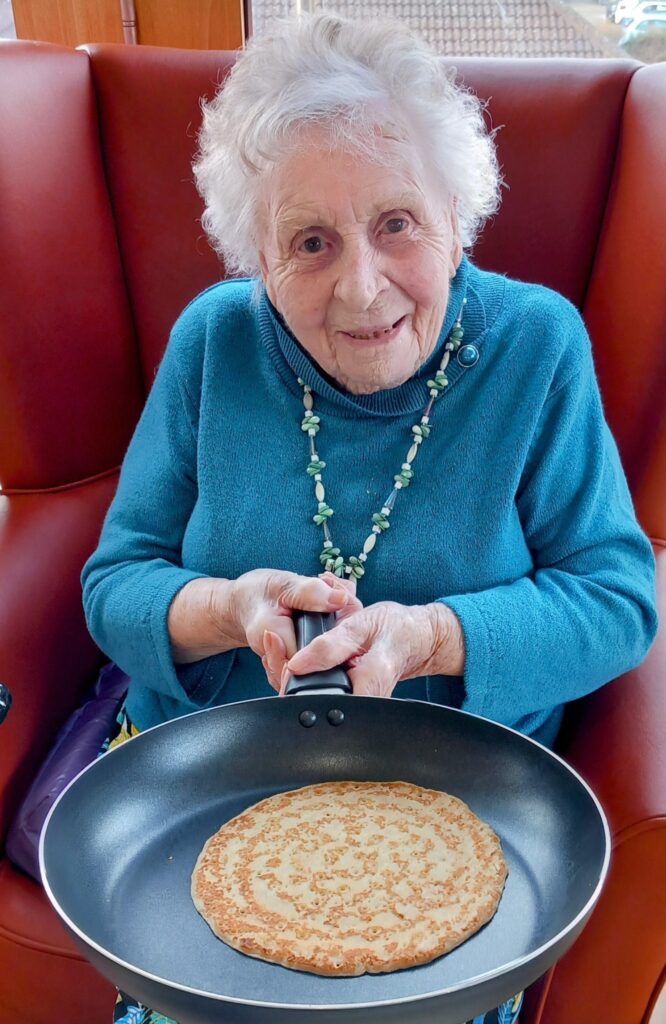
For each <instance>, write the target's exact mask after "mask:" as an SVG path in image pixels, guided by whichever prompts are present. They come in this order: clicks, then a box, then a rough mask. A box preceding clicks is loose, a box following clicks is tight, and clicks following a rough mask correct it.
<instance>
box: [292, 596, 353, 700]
mask: <svg viewBox="0 0 666 1024" xmlns="http://www.w3.org/2000/svg"><path fill="white" fill-rule="evenodd" d="M335 622H336V619H335V613H334V612H330V613H328V614H323V613H322V612H294V628H295V629H296V647H297V649H298V650H299V651H300V650H301V648H302V647H307V645H308V644H309V643H310V641H311V640H314V639H315V637H317V636H321V634H322V633H326V632H327V631H328V630H329V629H333V626H334V625H335ZM351 692H352V684H351V683H350V681H349V676H348V675H347V673H346V672H345V670H344V668H343V667H342V666H341V665H338V667H337V668H328V669H326V670H325V671H324V672H311V673H310V674H309V675H307V676H289V679H288V681H287V689H286V690H285V697H291V696H293V694H295V693H351Z"/></svg>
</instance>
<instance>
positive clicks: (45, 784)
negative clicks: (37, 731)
mask: <svg viewBox="0 0 666 1024" xmlns="http://www.w3.org/2000/svg"><path fill="white" fill-rule="evenodd" d="M128 686H129V676H127V675H126V674H125V673H124V672H122V671H121V670H120V669H119V668H118V666H117V665H114V664H113V663H111V664H109V665H105V666H104V668H103V669H102V671H101V672H100V674H99V676H98V677H97V681H96V683H95V685H94V686H93V687H92V689H91V690H90V691H89V693H88V694H87V696H86V699H85V701H84V703H83V704H82V705H81V707H79V708H77V710H76V711H75V712H74V713H73V714H72V715H71V717H70V718H69V719H68V720H67V721H66V722H65V724H64V725H63V727H62V729H61V730H60V732H59V733H58V735H57V737H56V740H55V743H54V745H53V747H52V748H51V752H50V753H49V755H48V757H47V758H46V761H45V762H44V764H43V765H42V767H41V768H40V770H39V772H38V773H37V775H36V777H35V779H34V780H33V783H32V785H31V787H30V789H29V790H28V793H27V795H26V797H25V799H24V800H23V803H22V804H21V806H20V807H19V809H18V812H17V815H16V817H15V818H14V821H13V822H12V824H11V827H10V829H9V834H8V836H7V844H6V850H7V856H8V857H9V859H10V860H11V861H12V862H13V863H14V864H15V865H16V866H17V867H19V868H21V870H23V871H25V872H27V874H29V875H32V877H33V878H35V879H36V880H37V881H38V882H39V881H40V875H39V836H40V834H41V831H42V828H43V826H44V821H45V820H46V815H47V814H48V812H49V811H50V810H51V807H52V806H53V804H54V803H55V801H56V799H57V798H58V797H59V796H60V794H61V793H62V791H63V789H64V788H65V786H67V785H68V783H70V782H71V781H72V779H73V778H74V777H75V776H76V775H78V773H79V772H80V771H82V770H83V769H84V768H85V767H86V766H87V765H89V764H91V763H92V761H94V760H95V758H96V757H97V755H98V754H99V753H100V751H101V749H102V746H103V744H104V742H105V741H106V740H107V739H108V737H109V735H110V733H111V731H112V730H113V726H114V723H115V720H116V716H117V715H118V712H119V710H120V708H121V706H122V703H123V700H124V698H125V694H126V693H127V688H128Z"/></svg>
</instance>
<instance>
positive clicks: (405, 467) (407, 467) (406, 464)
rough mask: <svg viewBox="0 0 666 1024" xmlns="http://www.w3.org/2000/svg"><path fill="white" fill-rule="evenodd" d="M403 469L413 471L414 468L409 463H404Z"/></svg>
mask: <svg viewBox="0 0 666 1024" xmlns="http://www.w3.org/2000/svg"><path fill="white" fill-rule="evenodd" d="M402 468H403V469H411V468H412V467H411V466H410V464H409V463H408V462H403V464H402Z"/></svg>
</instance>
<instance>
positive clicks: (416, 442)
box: [414, 434, 423, 444]
mask: <svg viewBox="0 0 666 1024" xmlns="http://www.w3.org/2000/svg"><path fill="white" fill-rule="evenodd" d="M422 442H423V438H422V437H421V435H420V434H417V435H416V437H415V438H414V444H421V443H422Z"/></svg>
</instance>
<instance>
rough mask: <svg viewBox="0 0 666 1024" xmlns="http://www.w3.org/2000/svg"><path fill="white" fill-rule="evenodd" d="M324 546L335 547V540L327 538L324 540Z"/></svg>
mask: <svg viewBox="0 0 666 1024" xmlns="http://www.w3.org/2000/svg"><path fill="white" fill-rule="evenodd" d="M324 547H325V548H332V547H333V541H332V540H325V541H324Z"/></svg>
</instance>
